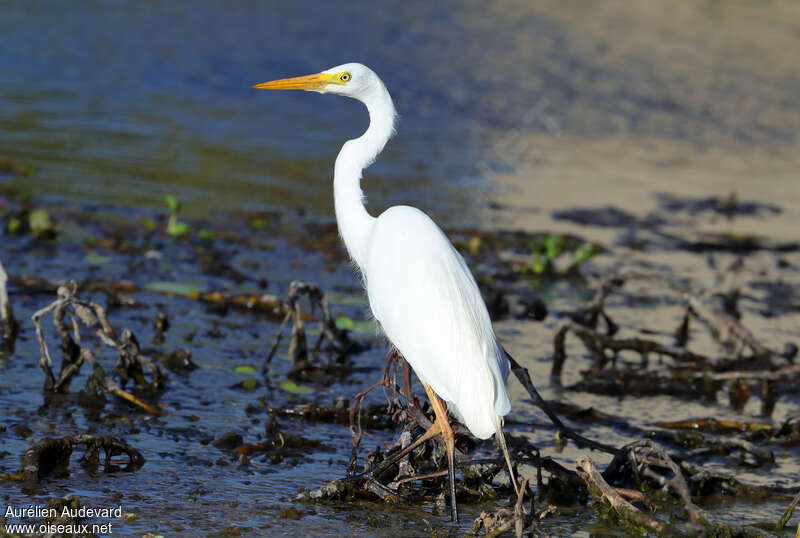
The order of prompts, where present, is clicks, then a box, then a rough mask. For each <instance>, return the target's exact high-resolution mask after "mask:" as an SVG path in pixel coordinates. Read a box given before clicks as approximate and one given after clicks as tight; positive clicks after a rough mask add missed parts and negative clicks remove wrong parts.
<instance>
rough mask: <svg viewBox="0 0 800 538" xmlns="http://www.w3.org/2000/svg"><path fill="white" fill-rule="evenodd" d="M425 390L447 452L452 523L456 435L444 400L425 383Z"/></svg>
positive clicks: (455, 509) (455, 514)
mask: <svg viewBox="0 0 800 538" xmlns="http://www.w3.org/2000/svg"><path fill="white" fill-rule="evenodd" d="M425 392H427V393H428V398H430V400H431V407H433V412H434V413H435V414H436V422H435V423H434V426H435V425H437V424H438V426H439V430H440V431H441V434H442V442H443V443H444V448H445V451H446V452H447V479H448V482H449V485H450V519H451V520H452V521H453V523H458V507H457V505H456V469H455V449H456V437H455V435H453V428H451V427H450V421H449V420H448V419H447V407H445V404H444V402H443V401H442V400H441V399H440V398H439V397H438V396H437V395H436V393H435V392H433V389H432V388H431V387H430V385H427V384H426V385H425ZM431 429H433V427H431Z"/></svg>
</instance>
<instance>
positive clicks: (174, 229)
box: [167, 215, 189, 237]
mask: <svg viewBox="0 0 800 538" xmlns="http://www.w3.org/2000/svg"><path fill="white" fill-rule="evenodd" d="M188 233H189V226H188V225H186V223H183V222H181V221H179V220H178V217H176V216H175V215H170V217H169V220H168V221H167V235H169V236H171V237H181V236H184V235H186V234H188Z"/></svg>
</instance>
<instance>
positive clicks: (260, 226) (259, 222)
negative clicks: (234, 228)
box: [250, 219, 269, 230]
mask: <svg viewBox="0 0 800 538" xmlns="http://www.w3.org/2000/svg"><path fill="white" fill-rule="evenodd" d="M268 226H269V221H268V220H267V219H253V220H251V221H250V227H251V228H255V229H256V230H264V229H266V228H267V227H268Z"/></svg>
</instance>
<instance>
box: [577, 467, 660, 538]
mask: <svg viewBox="0 0 800 538" xmlns="http://www.w3.org/2000/svg"><path fill="white" fill-rule="evenodd" d="M577 470H578V474H579V475H580V477H581V478H582V479H583V481H584V482H585V483H586V487H588V488H589V492H590V493H591V494H592V497H594V498H595V500H596V501H597V502H599V503H603V504H605V505H607V506H609V507H610V508H611V509H612V510H613V512H614V513H615V514H616V515H617V517H618V518H619V519H620V520H623V521H627V522H629V523H632V524H633V525H635V526H637V527H644V528H645V529H649V530H651V531H654V532H656V533H658V534H667V533H670V534H672V533H671V531H670V529H669V528H668V527H666V526H665V525H664V524H663V523H660V522H659V521H656V520H655V519H653V518H651V517H650V516H648V515H646V514H644V513H642V511H640V510H639V509H638V508H636V507H635V506H633V505H632V504H631V503H629V502H628V501H626V500H625V499H623V498H622V496H621V495H620V494H619V493H617V491H616V490H615V489H614V488H612V487H611V486H609V485H608V483H607V482H606V481H605V480H604V479H603V476H602V475H601V474H600V472H599V471H598V470H597V467H595V465H594V462H593V461H592V460H591V459H589V458H586V457H581V458H578V467H577Z"/></svg>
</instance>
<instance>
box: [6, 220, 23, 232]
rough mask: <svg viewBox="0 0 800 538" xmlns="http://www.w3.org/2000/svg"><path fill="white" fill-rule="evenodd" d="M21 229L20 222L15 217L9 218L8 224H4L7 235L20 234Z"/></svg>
mask: <svg viewBox="0 0 800 538" xmlns="http://www.w3.org/2000/svg"><path fill="white" fill-rule="evenodd" d="M21 227H22V221H21V220H19V219H18V218H16V217H11V218H10V219H8V222H7V223H6V230H8V233H10V234H16V233H18V232H20V231H21V230H20V228H21Z"/></svg>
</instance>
